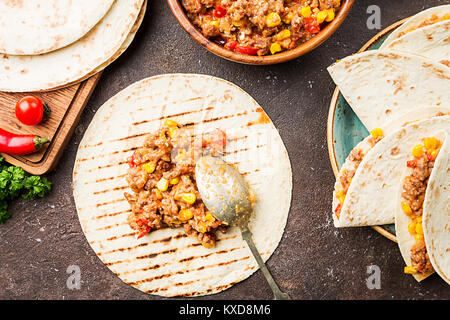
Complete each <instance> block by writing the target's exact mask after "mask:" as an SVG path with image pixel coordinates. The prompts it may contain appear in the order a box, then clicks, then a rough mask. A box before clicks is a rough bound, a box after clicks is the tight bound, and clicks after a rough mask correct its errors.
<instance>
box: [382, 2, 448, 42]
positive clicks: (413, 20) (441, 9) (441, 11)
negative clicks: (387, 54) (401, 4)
mask: <svg viewBox="0 0 450 320" xmlns="http://www.w3.org/2000/svg"><path fill="white" fill-rule="evenodd" d="M449 18H450V4H447V5H442V6H437V7H432V8H429V9H427V10H424V11H421V12H419V13H417V14H416V15H414V16H412V17H410V18H409V19H408V20H406V21H405V23H403V24H402V25H401V26H400V27H398V28H397V29H395V30H394V31H393V32H392V33H391V34H390V35H389V36H388V37H387V38H386V40H385V41H384V42H383V44H382V45H381V47H380V49H386V48H387V47H388V46H389V45H390V43H391V42H393V41H394V40H395V39H398V38H400V37H401V36H403V35H404V34H407V33H409V32H412V31H413V30H417V29H418V28H419V29H420V28H423V27H425V26H426V25H427V24H428V21H430V20H435V21H436V22H437V23H438V22H441V21H442V20H444V19H447V20H448V19H449Z"/></svg>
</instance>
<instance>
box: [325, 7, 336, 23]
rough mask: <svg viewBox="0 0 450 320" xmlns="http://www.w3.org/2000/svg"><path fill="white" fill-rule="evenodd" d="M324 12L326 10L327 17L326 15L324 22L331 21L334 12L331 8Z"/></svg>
mask: <svg viewBox="0 0 450 320" xmlns="http://www.w3.org/2000/svg"><path fill="white" fill-rule="evenodd" d="M326 12H327V17H326V19H325V21H326V22H331V21H333V20H334V18H335V13H334V10H333V8H331V9H328V10H326Z"/></svg>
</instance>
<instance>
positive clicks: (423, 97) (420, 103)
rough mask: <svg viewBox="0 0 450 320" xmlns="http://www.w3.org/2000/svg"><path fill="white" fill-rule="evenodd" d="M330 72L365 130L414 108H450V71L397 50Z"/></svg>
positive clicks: (362, 56) (366, 55)
mask: <svg viewBox="0 0 450 320" xmlns="http://www.w3.org/2000/svg"><path fill="white" fill-rule="evenodd" d="M328 71H329V73H330V75H331V77H332V78H333V80H334V82H335V83H336V85H337V86H338V88H339V90H340V92H341V93H342V95H343V96H344V98H345V100H346V101H347V102H348V103H349V105H350V106H351V108H352V109H353V111H354V112H355V113H356V115H357V116H358V118H359V119H360V120H361V122H362V123H363V124H364V125H365V127H366V128H367V129H368V130H369V131H372V129H374V128H378V127H380V126H382V124H384V123H388V122H390V121H391V120H392V119H398V118H400V117H401V116H403V115H404V114H406V113H407V112H408V111H410V110H411V108H412V107H417V108H420V107H439V106H450V90H448V88H449V86H450V68H448V67H446V66H445V65H443V64H440V63H436V62H433V61H431V60H428V59H424V58H422V57H419V56H416V55H411V54H406V53H400V52H394V51H378V50H372V51H366V52H363V53H359V54H355V55H352V56H349V57H346V58H344V59H342V60H341V61H339V62H337V63H335V64H333V65H332V66H330V67H328Z"/></svg>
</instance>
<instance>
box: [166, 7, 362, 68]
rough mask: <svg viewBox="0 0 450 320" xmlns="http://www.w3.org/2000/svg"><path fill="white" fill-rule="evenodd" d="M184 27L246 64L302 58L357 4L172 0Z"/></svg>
mask: <svg viewBox="0 0 450 320" xmlns="http://www.w3.org/2000/svg"><path fill="white" fill-rule="evenodd" d="M167 2H168V3H169V6H170V8H171V10H172V12H173V14H174V15H175V17H176V19H177V20H178V22H179V23H180V24H181V26H182V27H183V28H184V29H185V30H186V31H187V32H188V33H189V34H190V35H191V36H192V37H193V38H194V39H195V40H196V41H197V42H199V43H200V44H201V45H202V46H204V47H205V48H206V49H207V50H209V51H211V52H212V53H214V54H216V55H218V56H220V57H222V58H225V59H228V60H231V61H235V62H240V63H245V64H254V65H261V64H276V63H281V62H285V61H289V60H292V59H294V58H297V57H299V56H301V55H304V54H305V53H307V52H309V51H311V50H313V49H314V48H316V47H317V46H319V45H320V44H322V43H323V42H324V41H325V40H326V39H328V38H329V37H330V36H331V35H332V34H333V33H334V32H335V31H336V29H337V28H338V27H339V26H340V25H341V23H342V22H343V21H344V19H345V18H346V16H347V15H348V13H349V11H350V9H351V7H352V6H353V3H354V0H167Z"/></svg>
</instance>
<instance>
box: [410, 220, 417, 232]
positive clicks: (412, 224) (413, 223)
mask: <svg viewBox="0 0 450 320" xmlns="http://www.w3.org/2000/svg"><path fill="white" fill-rule="evenodd" d="M408 231H409V233H410V234H415V233H416V223H415V222H411V223H410V224H408Z"/></svg>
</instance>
